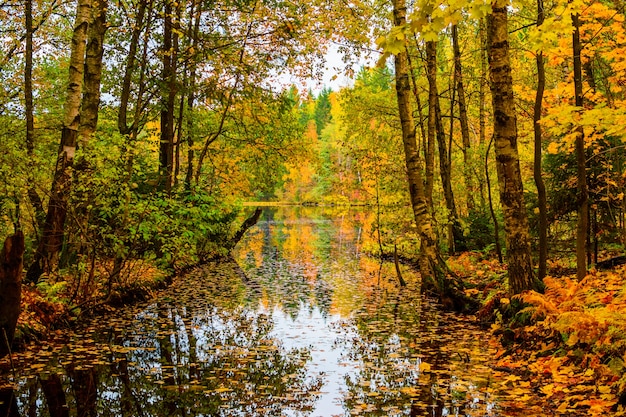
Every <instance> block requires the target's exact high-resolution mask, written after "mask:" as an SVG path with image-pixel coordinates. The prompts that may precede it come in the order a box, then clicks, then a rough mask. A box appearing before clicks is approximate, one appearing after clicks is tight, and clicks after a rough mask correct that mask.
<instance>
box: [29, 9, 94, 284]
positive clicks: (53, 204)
mask: <svg viewBox="0 0 626 417" xmlns="http://www.w3.org/2000/svg"><path fill="white" fill-rule="evenodd" d="M92 7H93V6H92V0H79V1H78V3H77V6H76V19H75V22H74V29H73V33H72V40H71V54H70V65H69V83H68V87H67V98H66V100H65V107H64V116H63V128H62V130H61V143H60V146H59V150H58V156H57V163H56V167H55V172H54V178H53V181H52V190H51V192H50V201H49V202H48V211H47V213H46V221H45V223H44V228H43V234H42V236H41V238H40V239H39V244H38V246H37V251H36V253H35V256H34V259H33V263H32V264H31V266H30V268H29V269H28V273H27V275H26V279H27V280H28V281H32V282H35V281H37V280H38V279H39V277H40V276H41V274H42V273H44V272H51V271H52V270H54V268H56V264H57V262H58V255H59V252H60V251H61V246H62V244H63V236H64V230H65V219H66V217H67V210H68V200H69V196H70V192H71V188H72V173H71V168H72V166H73V163H74V155H75V153H76V146H77V144H78V130H79V126H80V106H81V98H82V93H83V81H84V70H85V52H86V49H87V34H88V28H89V23H90V21H91V19H92Z"/></svg>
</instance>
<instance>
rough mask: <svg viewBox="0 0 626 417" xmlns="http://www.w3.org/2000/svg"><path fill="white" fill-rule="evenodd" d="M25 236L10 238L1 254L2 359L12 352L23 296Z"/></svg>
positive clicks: (18, 232) (17, 234)
mask: <svg viewBox="0 0 626 417" xmlns="http://www.w3.org/2000/svg"><path fill="white" fill-rule="evenodd" d="M23 256H24V234H23V233H22V231H21V230H18V231H16V232H15V234H14V235H12V236H9V237H8V238H7V239H6V240H5V242H4V247H3V248H2V252H0V327H1V333H0V358H2V357H4V356H5V355H7V354H9V353H10V352H11V344H12V343H13V337H14V336H15V327H16V326H17V319H18V317H19V315H20V300H21V296H22V260H23Z"/></svg>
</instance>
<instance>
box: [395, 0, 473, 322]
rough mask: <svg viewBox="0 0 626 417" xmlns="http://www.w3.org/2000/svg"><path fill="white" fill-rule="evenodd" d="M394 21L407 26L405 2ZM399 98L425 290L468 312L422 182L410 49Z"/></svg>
mask: <svg viewBox="0 0 626 417" xmlns="http://www.w3.org/2000/svg"><path fill="white" fill-rule="evenodd" d="M393 19H394V25H395V26H396V27H400V28H402V27H404V26H405V25H406V4H405V2H404V0H394V1H393ZM394 63H395V77H396V97H397V101H398V111H399V116H400V124H401V130H402V144H403V147H404V156H405V160H406V172H407V179H408V183H409V194H410V198H411V207H412V208H413V215H414V218H415V223H416V225H417V227H418V230H419V236H420V245H421V247H420V251H421V259H420V273H421V275H422V289H423V290H425V291H428V290H429V289H430V290H434V291H436V292H437V295H438V296H439V298H440V299H441V301H442V302H443V303H444V304H445V305H446V306H447V307H449V308H455V309H458V310H462V309H465V308H466V307H467V306H466V305H464V303H463V301H464V300H463V297H462V295H461V294H462V292H461V291H460V290H461V289H462V283H461V282H460V281H459V280H457V279H455V278H452V277H448V276H447V272H448V268H447V265H446V263H445V261H444V260H443V258H442V257H441V253H440V251H439V245H438V241H437V234H436V233H435V229H434V227H433V219H432V216H431V214H430V211H429V207H428V201H427V200H426V195H425V193H424V183H423V182H422V173H421V165H422V163H421V158H420V154H419V150H418V147H417V140H416V137H415V124H414V121H413V112H412V106H411V83H410V77H409V65H408V52H407V48H406V45H405V47H403V48H400V50H399V51H397V52H396V53H394Z"/></svg>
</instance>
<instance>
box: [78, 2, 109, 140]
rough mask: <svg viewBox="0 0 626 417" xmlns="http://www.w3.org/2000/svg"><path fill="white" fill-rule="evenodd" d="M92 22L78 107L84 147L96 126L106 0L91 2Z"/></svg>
mask: <svg viewBox="0 0 626 417" xmlns="http://www.w3.org/2000/svg"><path fill="white" fill-rule="evenodd" d="M92 1H93V8H92V13H93V15H92V20H91V22H90V25H89V32H88V37H87V49H86V51H85V73H84V81H83V83H84V84H83V97H82V101H81V107H80V125H79V129H78V131H79V133H78V136H79V141H80V143H79V144H80V146H83V147H84V146H85V145H86V144H87V142H88V141H89V139H90V137H91V135H93V134H94V132H95V131H96V127H97V125H98V110H99V109H100V84H101V81H102V57H103V55H104V35H105V33H106V30H107V23H106V10H107V3H108V0H92Z"/></svg>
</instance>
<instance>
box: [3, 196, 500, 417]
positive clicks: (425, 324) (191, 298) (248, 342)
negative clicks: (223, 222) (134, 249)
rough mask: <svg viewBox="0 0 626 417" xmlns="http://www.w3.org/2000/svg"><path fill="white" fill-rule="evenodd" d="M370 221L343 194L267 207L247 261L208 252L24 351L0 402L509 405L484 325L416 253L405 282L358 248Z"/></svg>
mask: <svg viewBox="0 0 626 417" xmlns="http://www.w3.org/2000/svg"><path fill="white" fill-rule="evenodd" d="M383 220H384V219H383ZM373 224H374V216H372V215H368V213H366V212H358V211H349V210H343V209H332V210H331V211H324V210H320V209H309V208H306V209H305V208H296V209H294V208H279V209H276V210H271V211H268V212H266V214H265V217H264V219H263V220H262V221H261V222H259V224H258V226H257V227H255V228H254V229H251V230H250V231H249V232H248V235H247V236H246V237H245V238H244V240H242V241H241V242H240V246H239V248H238V250H237V252H236V253H235V258H236V259H237V262H239V265H241V268H240V267H239V266H238V265H237V263H235V262H222V263H219V264H217V263H215V264H210V265H206V266H205V267H203V268H200V269H197V270H195V271H193V272H192V273H190V274H188V275H186V276H184V277H181V278H180V279H178V280H177V281H176V282H175V284H174V285H173V286H172V287H170V288H168V289H167V290H166V291H164V292H163V293H162V295H160V296H159V297H157V298H156V299H155V301H153V302H152V303H149V304H145V305H139V306H134V307H133V308H125V309H120V310H118V311H115V312H114V313H112V314H110V315H109V316H108V317H109V318H107V319H106V320H101V322H99V323H94V324H92V325H91V326H87V327H85V328H83V329H77V330H76V331H75V333H74V335H73V336H72V337H70V338H61V339H60V340H57V341H52V342H51V343H49V344H46V345H44V346H43V348H42V349H41V350H40V351H39V352H37V353H36V354H28V355H26V354H24V355H21V356H19V357H18V358H17V359H16V362H17V364H18V368H19V369H20V371H19V372H20V373H18V374H21V375H24V378H21V379H19V380H18V381H14V382H15V386H16V390H15V391H12V390H9V391H8V392H1V391H0V392H1V393H2V395H3V396H2V398H0V401H2V402H3V405H2V406H0V415H10V416H29V417H30V416H36V415H40V416H50V417H57V416H65V415H69V416H80V417H82V416H123V417H125V416H140V417H143V416H145V417H148V416H165V415H167V416H225V417H226V416H286V417H296V416H311V417H318V416H323V417H330V416H340V415H345V416H358V415H367V416H400V415H403V416H444V415H465V416H473V417H477V416H481V417H482V416H496V415H501V414H502V411H501V410H499V409H498V406H497V404H498V403H497V401H496V399H495V396H494V399H492V398H491V397H490V395H491V393H495V394H494V395H497V396H498V398H502V391H503V386H504V389H506V386H505V385H503V383H502V382H500V385H498V386H496V385H495V384H496V383H497V381H493V380H490V375H491V374H490V371H489V367H488V365H489V364H490V361H491V360H492V358H491V357H490V356H491V355H493V352H492V351H491V350H490V349H489V345H488V335H486V334H484V333H482V332H481V331H479V330H478V329H477V328H475V327H474V326H472V325H471V323H469V321H468V320H466V319H464V318H461V317H457V316H451V315H447V314H444V313H441V312H440V311H438V310H437V309H436V308H435V307H433V306H432V305H431V304H430V303H429V302H428V300H425V299H423V298H422V296H421V295H420V291H419V288H418V282H419V279H418V277H417V276H416V275H415V274H414V273H412V272H411V271H410V270H408V269H407V268H404V270H403V271H402V274H403V275H404V278H405V280H406V281H407V282H408V283H409V285H408V286H407V287H405V288H400V287H399V286H398V285H397V277H396V272H395V268H394V265H393V264H387V263H385V264H382V265H381V264H380V263H379V261H378V260H377V259H374V258H372V257H368V256H366V255H364V254H365V253H366V252H367V248H368V247H369V248H370V250H373V251H375V252H376V251H377V250H378V249H377V248H378V246H377V241H376V233H375V229H374V228H373V227H372V225H373ZM376 253H377V252H376ZM244 271H245V272H244ZM8 378H10V377H8ZM491 385H494V386H491ZM11 395H13V396H14V397H11ZM11 405H13V407H11ZM16 406H17V408H16Z"/></svg>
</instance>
